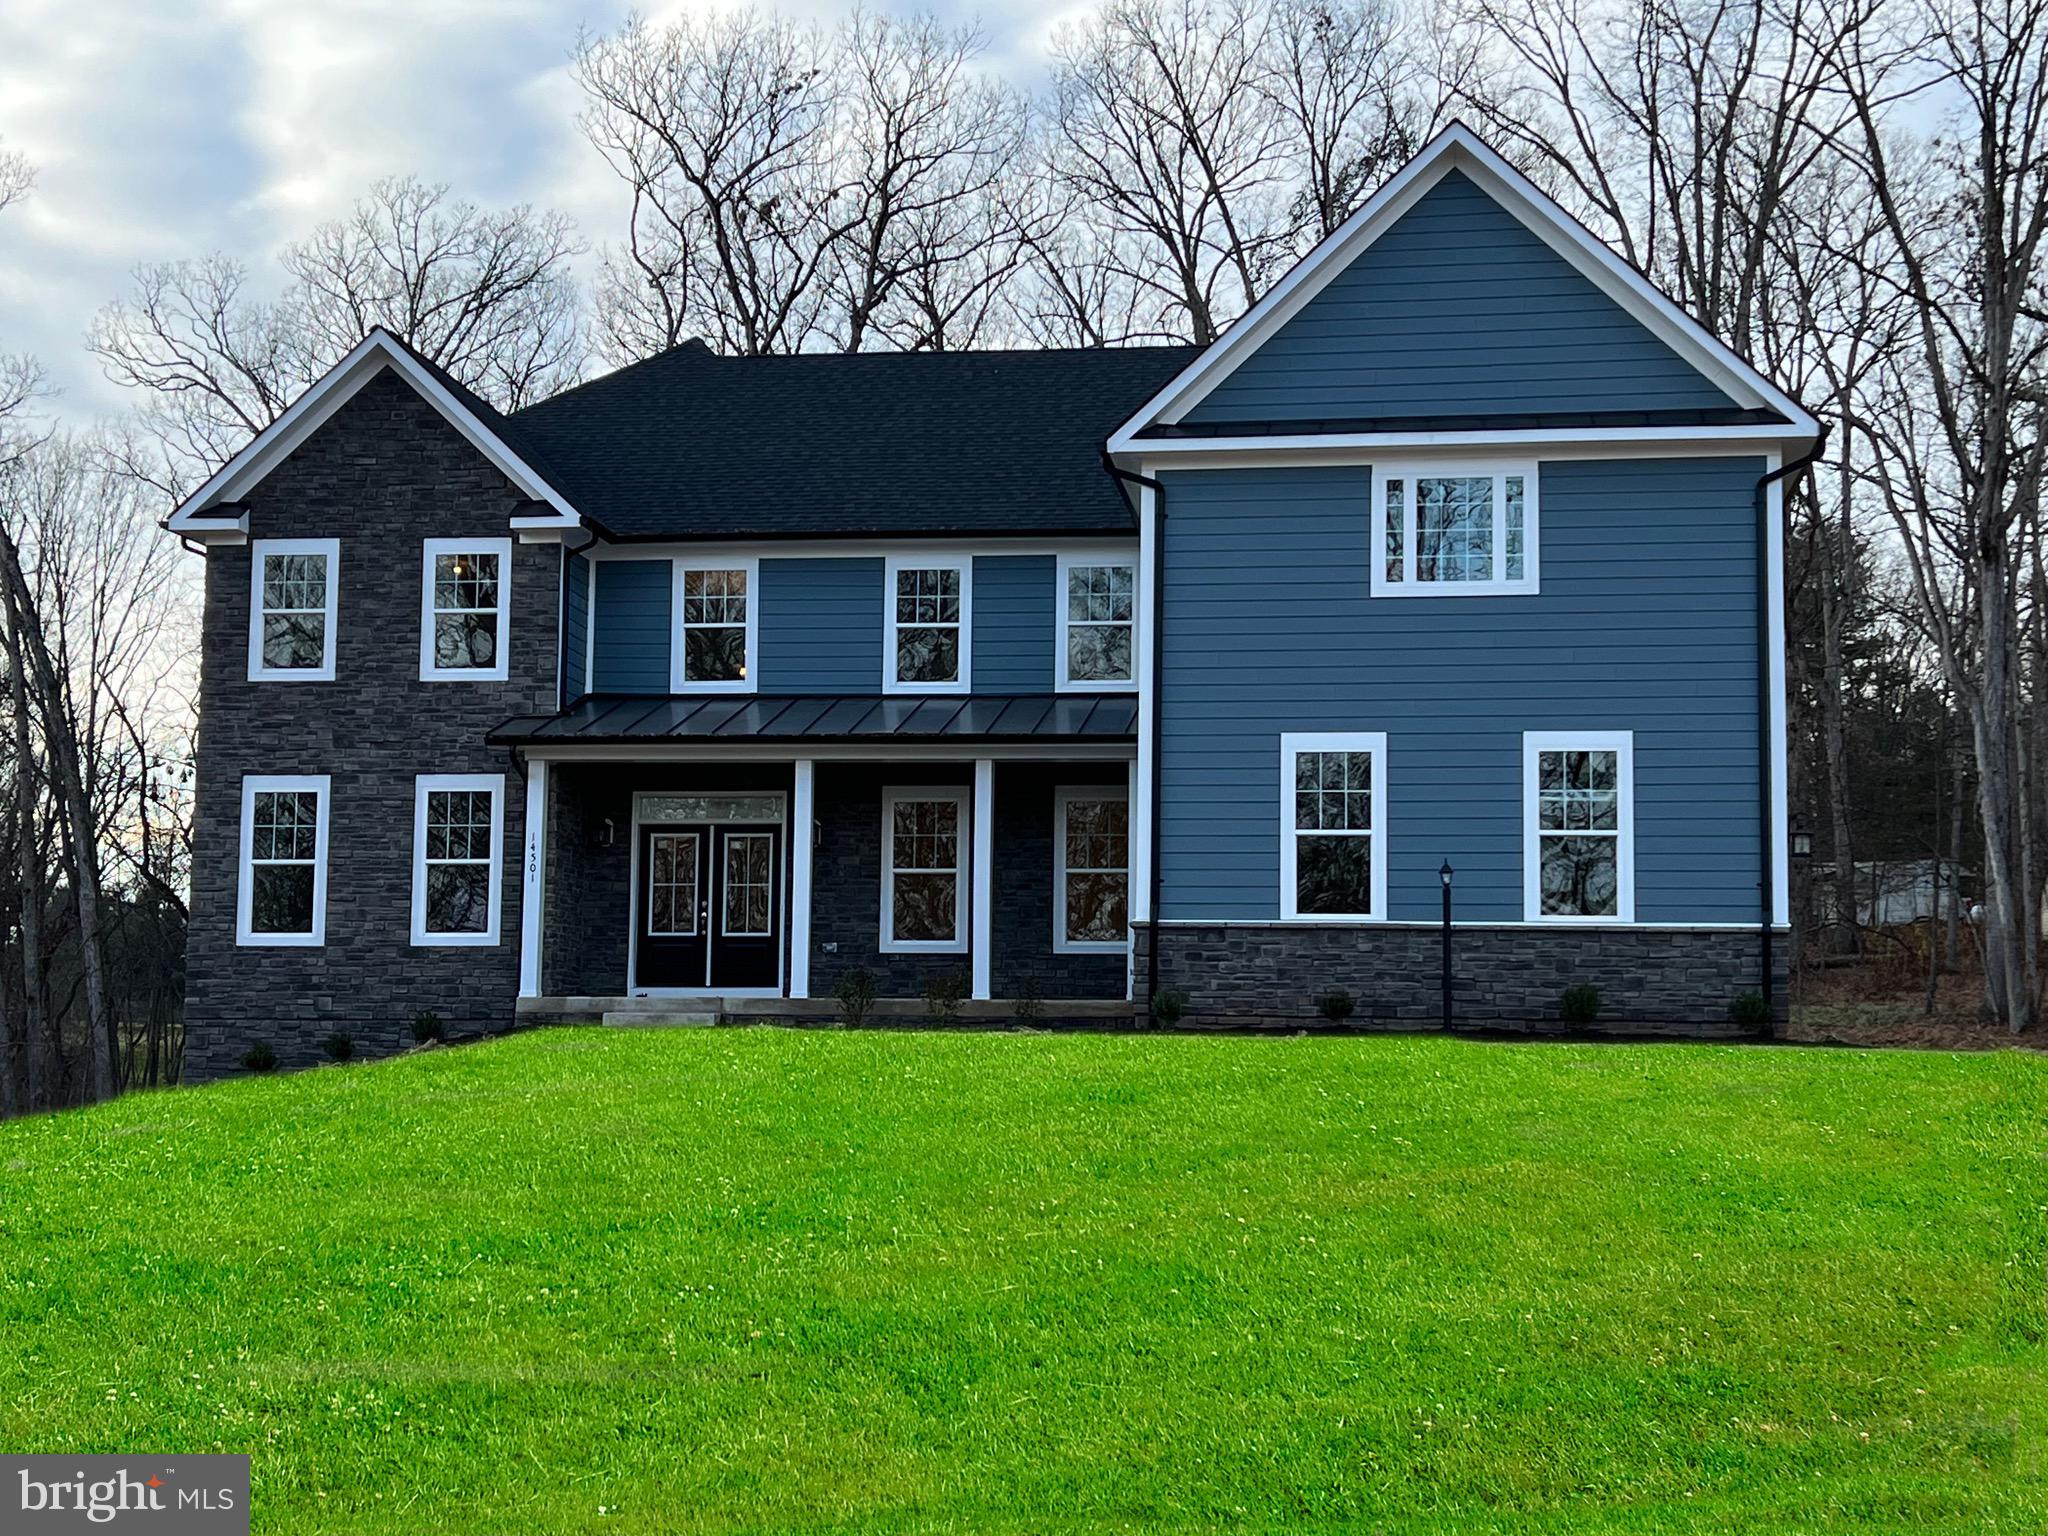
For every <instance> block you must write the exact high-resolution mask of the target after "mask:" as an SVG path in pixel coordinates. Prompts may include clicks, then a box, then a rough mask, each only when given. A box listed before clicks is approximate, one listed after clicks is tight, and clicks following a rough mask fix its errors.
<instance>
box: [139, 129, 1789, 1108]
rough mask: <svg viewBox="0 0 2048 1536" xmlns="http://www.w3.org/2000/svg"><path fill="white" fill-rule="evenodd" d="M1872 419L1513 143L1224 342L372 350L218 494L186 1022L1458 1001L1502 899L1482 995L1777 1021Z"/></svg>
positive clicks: (360, 1032)
mask: <svg viewBox="0 0 2048 1536" xmlns="http://www.w3.org/2000/svg"><path fill="white" fill-rule="evenodd" d="M1817 435H1818V433H1817V427H1816V424H1815V422H1814V420H1813V418H1812V417H1810V416H1809V415H1808V414H1807V413H1806V412H1805V411H1804V410H1803V409H1801V408H1800V406H1799V405H1798V404H1797V402H1795V401H1794V400H1792V399H1790V398H1789V397H1788V396H1786V395H1785V394H1784V393H1783V392H1782V391H1780V390H1779V389H1778V388H1776V387H1775V386H1773V385H1772V384H1771V383H1770V382H1769V381H1767V380H1766V379H1764V378H1762V377H1761V376H1760V375H1759V374H1758V373H1757V372H1756V371H1754V370H1753V369H1752V368H1751V367H1749V366H1748V365H1747V364H1746V363H1745V362H1743V361H1742V359H1740V358H1738V357H1736V356H1735V355H1733V354H1732V353H1731V352H1730V351H1729V350H1728V349H1727V348H1726V347H1724V346H1722V345H1721V344H1720V343H1718V342H1717V341H1715V340H1714V339H1713V338H1712V337H1710V336H1709V335H1708V334H1707V333H1706V332H1705V331H1704V330H1702V328H1701V327H1700V326H1698V325H1697V324H1695V323H1694V322H1693V321H1692V320H1690V319H1689V318H1688V317H1687V316H1686V315H1684V314H1683V313H1682V312H1681V311H1680V310H1679V309H1678V308H1677V307H1676V306H1675V305H1674V304H1672V303H1671V301H1670V300H1668V299H1667V298H1665V297H1664V296H1663V295H1661V294H1659V293H1658V292H1656V291H1655V290H1654V289H1653V288H1652V287H1651V286H1650V285H1649V284H1648V283H1647V282H1646V281H1645V280H1644V279H1643V278H1642V277H1641V276H1640V275H1638V274H1637V273H1636V272H1635V271H1633V270H1632V269H1631V268H1629V267H1628V266H1627V265H1626V264H1624V263H1623V262H1622V261H1621V260H1619V259H1618V258H1617V257H1616V256H1615V255H1614V254H1613V253H1612V252H1611V251H1609V250H1608V249H1606V248H1605V247H1604V246H1603V245H1601V244H1600V243H1599V242H1598V241H1597V240H1595V239H1594V238H1593V237H1592V236H1590V235H1589V234H1588V233H1587V232H1586V231H1585V230H1584V229H1582V228H1581V227H1580V226H1579V225H1577V224H1576V223H1574V222H1573V221H1572V220H1570V219H1569V218H1567V217H1566V216H1565V215H1564V214H1563V213H1562V212H1561V211H1560V210H1559V209H1558V208H1557V207H1555V206H1554V205H1553V204H1552V203H1550V202H1549V201H1548V200H1547V199H1546V198H1545V197H1544V196H1543V195H1542V194H1541V193H1540V192H1539V191H1538V190H1537V189H1536V188H1535V187H1533V186H1532V185H1531V184H1530V183H1529V182H1527V181H1526V180H1524V179H1523V178H1522V177H1521V176H1520V175H1518V174H1517V173H1516V172H1515V171H1514V170H1513V169H1511V168H1510V167H1509V166H1508V165H1507V164H1506V163H1505V162H1504V161H1503V160H1501V158H1500V157H1499V156H1497V155H1496V154H1495V153H1494V152H1493V151H1492V150H1490V149H1489V148H1488V147H1487V146H1486V145H1485V144H1484V143H1483V142H1481V141H1480V140H1479V139H1478V138H1477V137H1476V136H1474V135H1473V134H1472V133H1470V132H1469V131H1467V130H1466V129H1464V128H1462V127H1453V128H1451V129H1449V130H1448V131H1446V132H1445V133H1443V134H1442V135H1441V136H1439V137H1438V138H1437V139H1435V140H1434V141H1432V142H1431V144H1430V145H1429V146H1428V147H1427V148H1425V149H1424V150H1423V151H1422V153H1421V154H1420V155H1419V156H1418V157H1417V158H1416V159H1415V160H1414V161H1413V162H1412V163H1411V164H1409V165H1408V166H1407V167H1406V168H1404V169H1403V170H1402V171H1401V172H1400V173H1399V174H1398V175H1396V176H1395V177H1394V178H1393V179H1392V180H1391V181H1390V182H1389V183H1388V184H1387V185H1386V186H1385V187H1384V188H1383V189H1382V190H1381V191H1380V192H1379V193H1378V194H1377V195H1375V196H1374V197H1373V198H1372V200H1371V201H1370V202H1369V203H1367V204H1366V205H1365V206H1364V207H1363V208H1361V209H1360V210H1359V212H1358V213H1357V214H1356V216H1354V217H1353V218H1352V219H1351V220H1350V221H1349V222H1348V223H1347V224H1345V225H1344V226H1343V227H1342V228H1341V229H1339V230H1338V231H1336V232H1335V233H1334V234H1333V235H1331V236H1330V237H1329V238H1328V239H1327V240H1325V241H1324V242H1323V243H1322V244H1321V245H1320V246H1319V247H1318V248H1317V249H1316V250H1315V251H1314V252H1313V253H1312V254H1310V255H1309V256H1308V257H1307V258H1306V259H1305V260H1304V261H1302V262H1301V263H1300V264H1299V265H1298V266H1297V267H1296V268H1295V269H1294V270H1293V271H1291V272H1290V273H1289V274H1288V275H1287V276H1286V278H1285V279H1284V280H1283V281H1281V282H1280V283H1279V285H1278V286H1277V287H1275V288H1274V290H1273V291H1272V292H1271V293H1269V294H1268V295H1267V296H1266V297H1265V298H1264V299H1263V300H1262V301H1261V302H1260V303H1259V304H1258V305H1257V306H1255V307H1254V308H1253V309H1252V310H1251V312H1250V313H1249V314H1247V315H1246V316H1245V317H1244V319H1243V320H1241V321H1240V322H1239V323H1238V324H1237V325H1236V326H1235V327H1233V328H1232V329H1231V330H1230V331H1229V333H1228V334H1227V335H1225V336H1224V337H1223V338H1221V339H1220V340H1219V341H1217V342H1216V343H1215V344H1214V345H1212V346H1209V347H1207V348H1203V349H1195V348H1183V347H1166V348H1131V349H1125V350H1091V351H1049V352H988V353H955V354H937V355H886V354H868V355H859V356H851V357H846V356H800V357H768V358H732V357H720V356H716V355H713V354H712V353H711V352H709V351H707V350H706V349H704V348H703V347H702V346H700V345H697V344H694V343H692V344H689V345H685V346H682V347H679V348H677V349H675V350H673V351H670V352H667V353H664V354H662V355H660V356H658V357H655V358H652V359H650V360H648V361H645V362H642V363H639V364H637V365H635V366H632V367H628V368H625V369H622V370H620V371H619V372H616V373H613V374H610V375H608V376H606V377H603V378H599V379H597V380H595V381H594V382H591V383H588V384H585V385H583V386H582V387H580V388H577V389H572V390H569V391H568V392H566V393H564V394H562V395H560V396H557V397H555V398H553V399H550V400H546V401H543V402H541V403H539V404H537V405H535V406H532V407H531V408H529V409H525V410H522V411H519V412H517V413H515V414H512V415H510V416H505V415H500V414H499V413H498V412H496V411H494V410H492V409H491V408H490V407H489V406H487V405H486V404H484V403H483V402H482V401H480V400H478V399H477V398H475V397H474V396H473V395H471V394H470V393H469V392H468V391H466V390H464V389H463V388H461V387H460V386H459V385H458V384H456V383H455V382H454V381H452V380H451V379H449V378H448V377H446V376H444V375H443V374H442V373H441V372H440V371H439V370H437V369H436V368H434V367H433V366H431V365H430V364H429V363H427V362H426V361H424V360H423V359H421V358H420V357H418V356H416V355H414V354H413V353H412V352H410V351H409V350H408V349H407V348H406V347H404V346H403V345H401V344H400V343H399V342H397V341H395V340H394V339H393V338H391V337H390V336H388V335H385V334H383V333H381V332H380V333H376V334H373V335H371V336H370V337H368V338H367V339H366V340H365V341H364V342H363V343H362V345H361V346H359V347H358V348H357V349H356V350H355V351H354V352H353V353H352V354H351V355H350V356H349V357H348V358H347V359H345V360H344V361H343V362H342V363H341V364H340V365H339V366H337V367H336V368H335V369H334V370H333V372H332V373H330V374H329V375H328V376H327V377H326V378H324V379H322V380H321V381H320V382H319V383H318V384H317V385H315V386H314V387H313V388H312V389H311V390H310V391H308V393H307V394H306V395H305V397H304V398H302V399H301V400H299V401H298V402H297V403H295V404H294V405H293V406H292V407H291V409H290V410H288V411H287V412H286V413H285V414H284V415H283V416H282V417H281V418H280V419H279V420H278V421H277V422H276V423H274V424H273V425H272V426H271V427H269V428H268V429H266V430H265V431H264V432H263V433H262V434H260V435H259V436H258V437H257V438H256V439H255V440H254V441H253V442H252V443H251V444H250V445H249V446H248V447H247V448H246V449H245V450H244V451H243V452H242V453H241V454H240V455H239V456H238V457H236V458H235V460H234V461H233V462H232V463H230V464H228V465H227V466H226V467H225V468H223V469H222V470H221V471H220V473H219V474H217V475H216V476H215V477H214V478H213V479H212V480H211V481H209V482H208V483H207V484H206V485H205V486H204V487H202V488H201V489H200V490H199V491H198V492H197V493H196V494H195V495H193V496H192V497H191V498H190V499H189V500H188V501H187V502H186V503H185V505H183V506H182V507H181V508H180V509H179V510H178V512H177V513H176V514H175V515H174V516H173V517H172V518H171V520H170V523H169V526H170V527H171V528H172V529H173V530H174V531H175V532H176V533H178V534H179V535H181V536H182V537H184V538H185V539H187V540H189V541H191V542H192V543H194V544H195V545H199V546H203V548H204V550H205V557H206V568H207V600H206V616H205V636H204V663H203V683H202V716H201V728H200V737H199V764H198V804H197V822H196V828H195V833H194V837H195V845H194V846H195V856H194V874H193V892H192V928H191V940H190V960H189V971H190V990H189V1000H188V1013H189V1030H190V1037H189V1040H190V1043H189V1044H188V1047H187V1053H188V1054H187V1060H188V1062H190V1063H192V1067H193V1070H194V1072H195V1074H197V1075H205V1074H208V1073H218V1072H221V1071H226V1070H230V1069H232V1068H233V1066H234V1064H235V1063H236V1062H237V1061H238V1060H239V1058H240V1057H241V1055H242V1053H243V1052H244V1051H245V1050H246V1049H247V1048H248V1047H249V1045H250V1044H251V1043H252V1042H254V1041H256V1040H258V1039H261V1040H264V1041H267V1042H269V1043H270V1044H271V1045H272V1046H273V1048H274V1049H275V1050H276V1051H277V1052H278V1053H279V1055H280V1056H281V1057H282V1058H283V1059H285V1060H287V1061H290V1060H294V1059H301V1060H303V1059H309V1058H310V1057H311V1056H312V1055H313V1054H314V1052H315V1049H316V1046H315V1042H317V1041H319V1040H320V1039H321V1038H323V1037H324V1036H325V1035H326V1034H328V1033H329V1032H331V1031H335V1030H345V1031H348V1032H350V1033H352V1034H354V1035H355V1036H356V1037H357V1040H358V1043H359V1048H361V1049H368V1048H377V1047H389V1046H392V1045H395V1044H397V1043H399V1042H400V1041H402V1040H404V1039H406V1038H408V1036H407V1026H408V1022H409V1021H410V1020H411V1019H412V1017H413V1016H414V1014H415V1013H416V1012H419V1011H432V1012H434V1013H437V1014H438V1015H440V1016H441V1017H442V1018H443V1019H444V1020H447V1021H448V1022H449V1023H450V1024H451V1025H457V1026H461V1025H469V1026H476V1025H485V1026H500V1025H503V1024H504V1023H506V1022H507V1021H509V1020H511V1019H512V1018H513V1017H515V1015H518V1014H523V1015H526V1016H528V1017H578V1016H585V1017H597V1016H601V1015H603V1014H605V1013H608V1012H622V1011H629V1010H631V1009H634V1008H638V1009H640V1010H642V1011H643V1012H644V1011H647V1010H653V1011H657V1012H659V1011H667V1012H671V1013H678V1014H694V1013H698V1012H700V1011H711V1010H714V1009H715V1010H718V1011H720V1012H723V1013H724V1014H725V1015H727V1016H745V1015H748V1014H763V1015H772V1014H778V1013H779V1014H792V1013H794V1014H802V1013H805V1012H811V1013H817V1014H821V1015H829V1014H830V1013H831V1012H832V1010H833V1005H832V1002H831V999H832V998H833V995H834V993H835V990H836V989H837V988H838V987H839V986H840V984H841V982H842V980H843V979H844V978H846V977H847V976H848V975H849V973H852V972H856V971H864V972H866V973H867V975H868V976H869V977H871V978H873V980H874V982H875V988H876V991H877V992H878V994H879V995H880V996H881V997H882V998H883V999H885V1000H889V999H911V1000H915V999H918V998H920V997H922V996H923V995H924V994H925V993H926V992H927V989H935V990H937V991H938V992H941V993H943V992H945V991H947V990H950V989H954V988H957V989H958V990H959V992H960V993H961V994H962V995H963V996H964V997H965V998H966V999H968V1008H967V1012H968V1013H969V1014H970V1015H971V1014H973V1013H974V1012H976V1011H977V1007H978V1006H979V1011H981V1012H985V1013H992V1014H996V1015H999V1016H1005V1017H1007V1016H1008V1014H1009V1013H1010V1011H1011V1005H1012V1003H1013V1001H1014V1000H1018V999H1035V1000H1037V1003H1038V1011H1039V1012H1041V1013H1042V1014H1043V1015H1044V1016H1046V1017H1049V1018H1061V1017H1075V1018H1078V1017H1096V1018H1100V1017H1103V1016H1105V1015H1106V1016H1109V1017H1111V1018H1115V1019H1121V1020H1124V1021H1126V1022H1130V1021H1132V1020H1134V1019H1142V1018H1143V1017H1144V1016H1145V1010H1146V1007H1147V1003H1148V1000H1150V999H1154V998H1157V997H1160V996H1162V995H1171V996H1173V998H1174V1000H1175V1001H1180V1000H1181V998H1182V997H1183V996H1184V997H1185V1001H1186V1007H1187V1018H1188V1019H1189V1020H1190V1021H1191V1022H1194V1023H1199V1024H1203V1025H1212V1024H1268V1025H1281V1026H1285V1027H1289V1028H1294V1027H1299V1026H1301V1025H1303V1024H1314V1023H1317V1022H1318V1017H1317V1011H1316V999H1318V998H1319V997H1322V996H1324V995H1326V994H1329V993H1331V992H1333V991H1336V990H1340V989H1341V990H1344V991H1348V992H1349V993H1350V994H1351V995H1352V997H1353V998H1354V1000H1355V1005H1356V1012H1355V1013H1354V1014H1353V1015H1352V1022H1353V1023H1355V1024H1387V1023H1399V1022H1403V1021H1414V1022H1418V1023H1428V1022H1431V1021H1433V1020H1435V1019H1436V1018H1437V1017H1438V1014H1439V1009H1440V1007H1441V1006H1442V1002H1441V998H1442V993H1441V975H1442V944H1443V933H1442V929H1441V928H1440V926H1439V925H1440V922H1441V919H1442V916H1443V911H1444V908H1445V902H1446V897H1445V890H1446V885H1447V884H1448V887H1449V892H1450V895H1449V903H1450V907H1451V910H1452V913H1453V917H1454V921H1455V925H1456V926H1455V928H1454V929H1453V930H1452V936H1453V945H1452V948H1453V970H1454V972H1455V976H1456V986H1457V997H1456V1004H1457V1010H1458V1013H1459V1015H1460V1017H1461V1018H1463V1019H1466V1020H1478V1021H1489V1020H1490V1021H1498V1022H1501V1023H1510V1024H1512V1023H1522V1022H1540V1021H1543V1020H1548V1019H1553V1018H1555V1017H1556V1010H1557V998H1558V995H1559V993H1560V992H1561V991H1562V990H1563V989H1564V988H1565V987H1567V986H1569V985H1572V984H1574V983H1580V982H1585V983H1591V984H1593V985H1595V986H1597V987H1599V988H1600V989H1601V991H1602V994H1603V997H1604V1001H1605V1012H1604V1014H1603V1018H1606V1019H1611V1020H1616V1021H1622V1022H1629V1023H1635V1024H1654V1025H1665V1026H1673V1027H1679V1028H1688V1029H1711V1028H1715V1027H1717V1026H1724V1025H1725V1023H1726V1021H1727V1018H1728V1011H1729V1005H1730V1002H1731V1000H1732V999H1734V998H1735V997H1737V996H1738V995H1741V994H1744V993H1751V992H1756V993H1762V994H1764V995H1765V996H1766V997H1768V998H1770V999H1771V1000H1772V1001H1773V1003H1774V1005H1781V1004H1782V999H1783V984H1782V973H1783V970H1784V963H1785V943H1784V938H1783V925H1784V924H1785V922H1786V904H1787V897H1786V866H1787V860H1786V825H1787V817H1786V807H1785V782H1786V778H1785V709H1784V677H1783V652H1784V601H1783V595H1782V582H1781V574H1780V573H1781V565H1782V558H1783V551H1782V535H1781V505H1782V503H1781V496H1782V490H1781V487H1782V483H1783V479H1784V477H1785V476H1786V475H1787V474H1788V473H1790V472H1792V471H1794V470H1796V469H1797V468H1798V467H1799V465H1800V461H1801V458H1802V456H1803V455H1806V454H1808V453H1809V451H1810V450H1811V448H1812V446H1813V444H1814V442H1815V440H1816V438H1817ZM1155 915H1156V917H1155ZM913 1006H915V1007H916V1008H917V1010H918V1011H922V1008H923V1005H922V1004H914V1005H913Z"/></svg>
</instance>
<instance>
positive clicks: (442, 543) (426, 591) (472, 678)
mask: <svg viewBox="0 0 2048 1536" xmlns="http://www.w3.org/2000/svg"><path fill="white" fill-rule="evenodd" d="M457 554H471V555H492V554H494V555H496V556H497V557H498V645H497V665H496V666H492V667H438V666H436V665H434V557H435V556H437V555H457ZM584 622H585V623H589V622H590V620H589V619H588V618H586V619H585V620H584ZM511 646H512V541H511V540H510V539H426V540H423V541H422V547H421V551H420V681H421V682H423V683H502V682H504V681H505V679H506V678H507V677H508V676H510V670H509V668H510V663H511Z"/></svg>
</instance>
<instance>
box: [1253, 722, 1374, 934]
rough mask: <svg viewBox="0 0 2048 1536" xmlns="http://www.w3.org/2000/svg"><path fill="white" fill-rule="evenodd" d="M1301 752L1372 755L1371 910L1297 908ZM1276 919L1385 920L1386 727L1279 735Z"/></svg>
mask: <svg viewBox="0 0 2048 1536" xmlns="http://www.w3.org/2000/svg"><path fill="white" fill-rule="evenodd" d="M1302 752H1370V753H1371V754H1372V832H1371V837H1372V843H1373V848H1372V891H1371V900H1372V910H1371V911H1370V912H1364V913H1337V914H1333V913H1326V912H1302V911H1299V910H1298V909H1297V902H1298V901H1299V897H1300V893H1299V892H1298V891H1297V890H1296V889H1295V876H1296V875H1297V874H1298V873H1299V869H1298V865H1297V853H1296V849H1295V842H1294V840H1295V833H1296V830H1297V829H1296V827H1295V825H1294V759H1295V756H1296V754H1298V753H1302ZM1280 919H1281V921H1282V922H1288V923H1383V922H1385V921H1386V920H1387V733H1386V732H1385V731H1283V732H1282V733H1281V735H1280Z"/></svg>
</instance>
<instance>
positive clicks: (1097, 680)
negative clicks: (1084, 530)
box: [1059, 555, 1138, 691]
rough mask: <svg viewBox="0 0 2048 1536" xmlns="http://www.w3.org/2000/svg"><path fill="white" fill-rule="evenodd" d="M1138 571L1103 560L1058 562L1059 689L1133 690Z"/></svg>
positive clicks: (1070, 557) (1069, 558) (1082, 558)
mask: <svg viewBox="0 0 2048 1536" xmlns="http://www.w3.org/2000/svg"><path fill="white" fill-rule="evenodd" d="M1137 601H1138V598H1137V565H1136V562H1135V561H1133V560H1130V559H1128V558H1112V557H1110V556H1106V555H1062V556H1060V558H1059V605H1060V627H1059V635H1060V639H1059V646H1060V650H1059V668H1060V670H1059V686H1060V687H1061V688H1062V689H1087V690H1090V691H1093V690H1096V689H1109V688H1118V689H1126V688H1135V687H1137V686H1138V684H1137V673H1136V671H1135V670H1134V668H1135V661H1136V652H1135V646H1134V645H1133V640H1134V631H1135V629H1136V619H1137Z"/></svg>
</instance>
